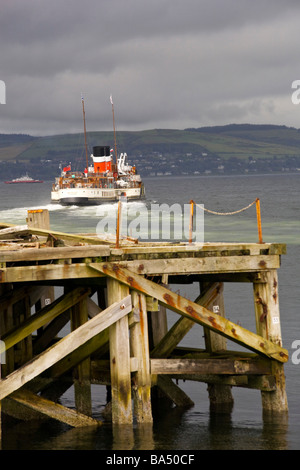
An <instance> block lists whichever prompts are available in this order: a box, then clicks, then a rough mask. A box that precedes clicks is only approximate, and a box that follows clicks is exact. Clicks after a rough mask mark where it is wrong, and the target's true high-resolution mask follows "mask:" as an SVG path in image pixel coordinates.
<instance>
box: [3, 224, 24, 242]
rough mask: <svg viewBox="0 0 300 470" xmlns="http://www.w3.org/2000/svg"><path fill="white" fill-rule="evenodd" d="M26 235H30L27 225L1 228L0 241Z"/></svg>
mask: <svg viewBox="0 0 300 470" xmlns="http://www.w3.org/2000/svg"><path fill="white" fill-rule="evenodd" d="M28 235H30V231H29V229H28V227H27V225H16V226H15V227H10V228H3V229H1V230H0V240H9V239H11V238H17V237H19V238H20V237H26V236H28Z"/></svg>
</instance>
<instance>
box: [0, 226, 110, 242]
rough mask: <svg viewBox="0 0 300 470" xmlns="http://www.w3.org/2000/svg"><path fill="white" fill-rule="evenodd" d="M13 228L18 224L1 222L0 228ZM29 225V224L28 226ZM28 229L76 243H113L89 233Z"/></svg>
mask: <svg viewBox="0 0 300 470" xmlns="http://www.w3.org/2000/svg"><path fill="white" fill-rule="evenodd" d="M1 227H3V228H10V227H11V228H12V229H16V227H17V226H16V225H14V224H6V223H0V228H1ZM25 227H26V226H23V229H25ZM27 227H28V226H27ZM28 231H29V232H30V233H32V234H33V235H41V236H44V237H47V236H48V235H53V236H54V237H56V238H61V239H62V240H68V241H70V242H72V241H73V242H76V243H89V244H92V245H93V244H94V245H109V244H111V241H108V240H103V239H102V240H101V239H100V238H98V237H96V236H87V235H78V234H73V233H65V232H58V231H57V230H50V229H42V228H35V227H28Z"/></svg>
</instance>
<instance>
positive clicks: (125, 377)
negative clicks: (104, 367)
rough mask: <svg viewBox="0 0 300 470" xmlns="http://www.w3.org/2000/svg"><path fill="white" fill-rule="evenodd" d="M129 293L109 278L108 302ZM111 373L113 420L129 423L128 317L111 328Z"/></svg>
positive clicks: (120, 298) (130, 409) (118, 422)
mask: <svg viewBox="0 0 300 470" xmlns="http://www.w3.org/2000/svg"><path fill="white" fill-rule="evenodd" d="M128 294H129V289H128V288H127V287H125V286H124V285H122V284H121V283H119V282H118V281H115V280H114V279H107V301H108V304H109V305H110V304H112V303H114V302H117V301H120V300H122V298H124V297H125V296H126V295H128ZM109 350H110V374H111V397H112V422H113V423H116V424H129V423H131V422H132V406H131V371H130V349H129V326H128V317H127V316H125V317H123V318H122V319H121V320H119V321H117V322H115V323H114V324H113V325H112V326H111V327H110V329H109Z"/></svg>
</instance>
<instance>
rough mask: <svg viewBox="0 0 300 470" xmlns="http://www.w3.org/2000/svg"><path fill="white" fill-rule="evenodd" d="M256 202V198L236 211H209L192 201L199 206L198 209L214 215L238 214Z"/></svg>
mask: <svg viewBox="0 0 300 470" xmlns="http://www.w3.org/2000/svg"><path fill="white" fill-rule="evenodd" d="M255 203H256V199H255V201H253V202H251V203H250V204H249V205H248V206H246V207H243V208H242V209H239V210H237V211H234V212H215V211H211V210H209V209H206V208H205V207H202V206H200V205H199V204H196V203H194V204H195V205H196V206H197V207H200V209H202V210H203V211H206V212H209V213H210V214H215V215H234V214H238V213H239V212H243V211H245V210H247V209H249V207H251V206H253V204H255Z"/></svg>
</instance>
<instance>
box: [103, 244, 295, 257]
mask: <svg viewBox="0 0 300 470" xmlns="http://www.w3.org/2000/svg"><path fill="white" fill-rule="evenodd" d="M168 252H169V253H181V252H202V253H216V254H217V253H220V254H223V253H225V252H227V253H231V254H233V253H235V252H238V253H239V254H247V255H250V256H252V255H259V254H261V253H262V252H264V253H268V254H278V255H281V254H285V253H286V244H284V243H264V244H263V245H262V244H261V243H236V242H233V243H227V242H226V243H222V242H216V243H208V242H206V243H203V244H202V243H192V244H187V243H170V242H165V243H161V242H158V243H155V242H151V243H147V242H145V243H143V242H139V244H138V245H132V246H122V247H121V248H114V247H112V248H111V253H112V255H115V256H122V255H124V254H125V255H126V254H131V255H132V254H139V255H144V254H154V253H168Z"/></svg>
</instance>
